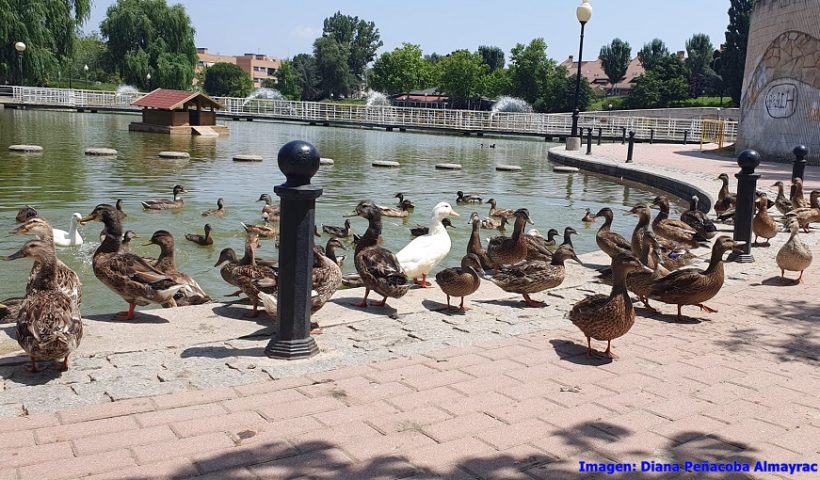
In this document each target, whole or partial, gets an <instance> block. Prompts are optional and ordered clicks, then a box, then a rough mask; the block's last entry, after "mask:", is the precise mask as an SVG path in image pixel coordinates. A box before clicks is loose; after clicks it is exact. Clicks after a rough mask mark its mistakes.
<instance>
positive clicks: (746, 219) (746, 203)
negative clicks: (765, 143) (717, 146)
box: [727, 150, 760, 263]
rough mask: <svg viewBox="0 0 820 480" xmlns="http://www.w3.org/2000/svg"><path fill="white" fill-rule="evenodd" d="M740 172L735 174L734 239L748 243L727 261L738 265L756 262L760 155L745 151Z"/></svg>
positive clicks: (738, 160) (740, 160)
mask: <svg viewBox="0 0 820 480" xmlns="http://www.w3.org/2000/svg"><path fill="white" fill-rule="evenodd" d="M737 164H738V166H739V167H740V172H738V173H736V174H735V178H736V179H737V204H736V207H735V230H734V235H732V238H733V239H734V240H735V241H742V242H746V243H745V244H744V245H743V246H742V247H741V248H740V250H735V251H732V253H730V254H729V257H728V258H727V261H735V262H738V263H751V262H754V261H755V260H754V257H753V256H752V250H751V248H752V218H753V217H754V212H755V206H754V205H755V198H756V195H755V192H756V191H757V179H758V178H760V174H759V173H755V168H757V166H758V165H760V154H759V153H757V152H756V151H754V150H744V151H742V152H740V155H738V157H737Z"/></svg>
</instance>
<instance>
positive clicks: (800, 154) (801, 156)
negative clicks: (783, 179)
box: [792, 145, 809, 180]
mask: <svg viewBox="0 0 820 480" xmlns="http://www.w3.org/2000/svg"><path fill="white" fill-rule="evenodd" d="M792 153H794V157H795V158H794V165H792V178H799V179H801V180H802V179H803V172H804V171H805V170H806V155H808V154H809V149H808V148H806V146H805V145H798V146H796V147H794V150H792Z"/></svg>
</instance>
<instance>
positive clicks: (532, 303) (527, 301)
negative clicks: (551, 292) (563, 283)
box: [521, 293, 547, 307]
mask: <svg viewBox="0 0 820 480" xmlns="http://www.w3.org/2000/svg"><path fill="white" fill-rule="evenodd" d="M521 301H522V302H524V303H525V304H526V305H527V306H528V307H543V306H544V305H546V304H547V303H546V302H540V301H538V300H533V299H532V298H530V296H529V295H527V294H526V293H525V294H524V300H521Z"/></svg>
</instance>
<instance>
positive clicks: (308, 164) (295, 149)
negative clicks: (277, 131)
mask: <svg viewBox="0 0 820 480" xmlns="http://www.w3.org/2000/svg"><path fill="white" fill-rule="evenodd" d="M319 160H320V156H319V150H317V149H316V147H314V146H313V145H311V144H309V143H308V142H304V141H302V140H293V141H291V142H288V143H286V144H285V145H284V146H282V148H281V149H279V155H278V156H277V161H278V162H279V170H281V171H282V173H284V174H285V178H287V181H286V182H285V185H286V186H288V187H300V186H302V185H310V179H311V178H313V176H314V175H316V172H318V171H319Z"/></svg>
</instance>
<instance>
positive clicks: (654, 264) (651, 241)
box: [626, 231, 669, 312]
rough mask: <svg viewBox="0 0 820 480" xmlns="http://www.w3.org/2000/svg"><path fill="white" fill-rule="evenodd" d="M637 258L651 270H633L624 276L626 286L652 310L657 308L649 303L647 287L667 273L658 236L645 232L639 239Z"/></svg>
mask: <svg viewBox="0 0 820 480" xmlns="http://www.w3.org/2000/svg"><path fill="white" fill-rule="evenodd" d="M638 260H640V262H641V263H642V264H644V265H646V267H647V268H649V269H650V270H651V272H647V271H645V270H642V271H639V272H634V273H632V274H631V275H628V276H627V277H626V288H627V290H629V291H630V292H632V293H634V294H635V295H637V296H638V298H639V299H640V300H641V302H643V304H644V306H645V307H646V308H647V309H648V310H651V311H653V312H657V310H656V309H655V308H654V307H652V305H650V304H649V289H650V288H651V287H652V285H653V284H654V283H655V281H656V280H660V279H661V278H663V277H665V276H666V275H669V270H668V269H667V268H666V267H664V266H663V263H662V262H661V246H660V244H659V243H658V237H657V236H655V233H654V232H652V231H649V232H646V234H645V235H644V236H643V237H642V239H641V254H640V257H638Z"/></svg>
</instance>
